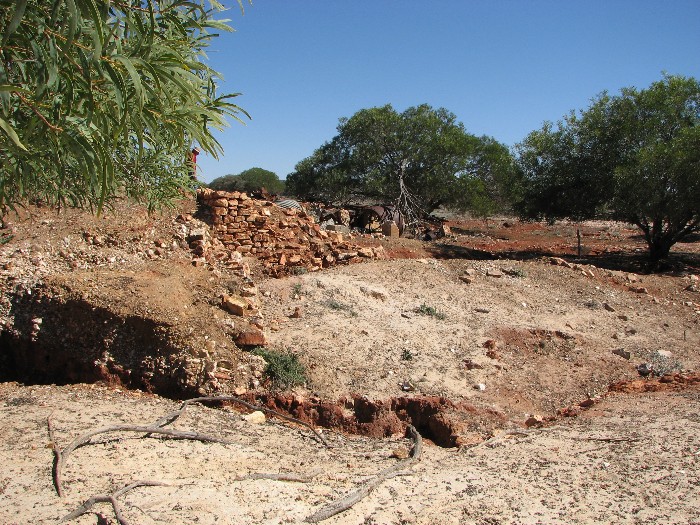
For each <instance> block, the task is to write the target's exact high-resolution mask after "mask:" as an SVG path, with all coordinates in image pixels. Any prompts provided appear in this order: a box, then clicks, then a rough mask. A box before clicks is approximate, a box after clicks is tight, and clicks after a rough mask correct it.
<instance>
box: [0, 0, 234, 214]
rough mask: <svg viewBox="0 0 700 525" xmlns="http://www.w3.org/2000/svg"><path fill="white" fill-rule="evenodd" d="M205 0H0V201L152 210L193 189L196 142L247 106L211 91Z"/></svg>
mask: <svg viewBox="0 0 700 525" xmlns="http://www.w3.org/2000/svg"><path fill="white" fill-rule="evenodd" d="M222 9H223V7H222V6H221V5H220V4H219V3H218V2H216V1H215V0H211V2H209V3H208V4H205V2H204V0H187V1H186V0H139V1H131V0H121V1H106V0H52V1H41V0H18V1H10V0H0V38H2V49H1V50H0V128H1V130H0V209H6V208H7V207H8V206H10V207H12V206H13V205H16V204H18V203H21V202H25V201H27V200H33V199H39V200H42V201H46V202H49V203H52V204H53V203H69V204H72V205H80V206H91V207H96V208H97V209H98V210H99V209H100V208H101V207H102V206H103V205H104V204H105V203H106V202H109V200H110V199H111V198H113V197H115V196H117V195H124V194H126V195H129V196H132V197H136V198H138V199H141V200H145V201H146V202H148V204H149V206H151V207H154V206H158V205H162V204H166V203H168V202H169V201H170V200H171V199H174V198H176V197H177V196H179V195H180V191H181V190H182V189H186V188H188V187H191V182H190V179H189V177H188V172H189V170H190V166H189V165H188V160H187V159H188V158H189V156H188V153H189V151H190V149H191V148H192V145H193V144H194V143H196V144H198V145H199V146H200V148H201V149H203V150H204V151H206V152H208V153H209V154H211V155H213V156H214V157H217V156H218V155H219V154H220V153H221V151H222V148H221V146H220V144H219V143H218V142H217V140H216V139H215V138H214V136H213V135H212V128H215V129H222V128H223V127H224V126H225V125H226V121H225V118H226V117H227V116H230V117H233V118H234V119H238V120H240V118H241V116H242V115H246V116H247V114H246V113H245V111H243V110H242V109H241V108H239V107H238V106H237V105H235V104H233V103H232V102H231V99H232V98H233V97H236V96H237V94H229V95H218V94H217V90H216V88H217V81H218V79H219V74H218V73H217V72H216V71H214V70H213V69H211V68H210V67H209V66H207V65H206V64H205V62H204V61H205V60H206V55H205V49H206V48H207V46H208V45H209V43H210V41H211V39H212V38H214V37H215V36H216V35H217V32H218V31H229V30H230V27H229V26H228V25H227V22H228V21H227V20H217V19H216V18H215V16H216V15H217V13H218V12H220V11H221V10H222Z"/></svg>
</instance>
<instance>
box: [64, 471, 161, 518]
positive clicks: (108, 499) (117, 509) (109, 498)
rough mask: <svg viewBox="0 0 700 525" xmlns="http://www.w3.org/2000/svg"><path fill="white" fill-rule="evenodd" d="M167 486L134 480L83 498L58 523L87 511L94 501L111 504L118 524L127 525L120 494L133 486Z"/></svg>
mask: <svg viewBox="0 0 700 525" xmlns="http://www.w3.org/2000/svg"><path fill="white" fill-rule="evenodd" d="M162 486H165V487H168V486H170V485H168V484H167V483H162V482H160V481H134V482H133V483H129V484H128V485H126V486H124V487H122V488H120V489H118V490H116V491H114V492H112V493H111V494H106V495H104V496H92V497H91V498H89V499H87V500H85V502H84V503H83V504H82V505H81V506H80V507H78V508H77V509H75V510H74V511H73V512H71V513H70V514H66V515H65V516H63V517H62V518H61V519H60V520H59V523H63V522H66V521H70V520H73V519H75V518H77V517H79V516H82V515H83V514H85V513H86V512H89V511H90V509H91V508H92V507H93V506H94V505H95V504H96V503H109V504H110V505H112V508H113V509H114V515H115V516H116V518H117V521H118V522H119V524H120V525H129V522H128V521H126V518H124V514H123V513H122V509H121V505H120V504H119V500H118V498H119V497H120V496H123V495H124V494H126V493H127V492H129V491H131V490H134V489H135V488H138V487H162Z"/></svg>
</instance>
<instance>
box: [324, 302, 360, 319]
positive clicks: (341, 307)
mask: <svg viewBox="0 0 700 525" xmlns="http://www.w3.org/2000/svg"><path fill="white" fill-rule="evenodd" d="M324 304H325V305H326V306H327V307H328V308H330V309H331V310H337V311H343V312H347V313H348V314H350V317H357V312H356V311H355V310H353V308H352V306H350V305H347V304H345V303H341V302H340V301H338V300H336V299H333V298H331V299H328V300H327V301H326V302H325V303H324Z"/></svg>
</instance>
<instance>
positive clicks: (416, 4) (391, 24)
mask: <svg viewBox="0 0 700 525" xmlns="http://www.w3.org/2000/svg"><path fill="white" fill-rule="evenodd" d="M224 4H225V5H227V7H230V9H229V11H227V12H226V13H224V14H223V17H225V18H230V19H231V26H232V27H233V28H235V30H236V31H235V32H234V33H226V34H222V35H221V36H220V37H219V38H216V39H214V41H213V44H212V46H211V47H210V49H209V51H208V56H209V63H210V65H211V66H212V67H214V68H215V69H216V70H218V71H220V72H221V73H222V74H223V75H224V82H222V84H221V86H220V90H221V92H222V93H224V92H225V93H237V92H240V93H242V95H241V96H240V97H238V98H237V99H235V100H236V102H237V103H238V104H239V105H240V106H241V107H243V108H244V109H246V110H247V111H248V112H249V113H250V114H251V116H252V120H250V121H248V122H247V125H245V126H243V125H241V124H239V123H237V122H232V123H231V127H229V128H227V129H226V130H225V131H224V132H223V133H220V134H217V137H218V138H219V140H220V142H221V144H222V145H223V147H224V149H225V154H224V156H223V157H222V158H221V159H220V160H219V161H216V160H214V159H213V158H211V157H208V156H206V155H204V154H202V155H200V158H199V163H200V170H201V175H200V178H201V179H202V180H204V181H211V180H212V179H214V178H215V177H219V176H222V175H226V174H237V173H240V172H241V171H243V170H245V169H248V168H252V167H261V168H264V169H268V170H271V171H274V172H275V173H276V174H277V175H278V176H279V177H280V178H285V177H286V176H287V175H288V174H289V173H291V172H293V171H294V166H295V164H296V163H297V162H299V161H300V160H302V159H303V158H305V157H308V156H309V155H311V154H312V153H313V151H314V150H315V149H316V148H318V147H320V146H321V145H322V144H323V143H324V142H326V141H328V140H330V139H332V138H333V136H334V135H335V134H336V126H337V125H338V119H339V118H340V117H350V116H352V115H353V114H354V113H355V112H356V111H358V110H360V109H362V108H368V107H374V106H380V105H384V104H388V103H390V104H392V105H393V106H394V108H395V109H396V110H397V111H403V110H405V109H406V108H408V107H410V106H415V105H418V104H422V103H427V104H430V105H432V106H433V107H444V108H446V109H448V110H450V111H452V112H453V113H454V114H456V115H457V119H458V120H459V121H461V122H462V123H464V125H465V127H466V129H467V131H469V132H470V133H473V134H476V135H490V136H492V137H494V138H496V139H497V140H499V141H500V142H503V143H505V144H507V145H509V146H512V145H513V144H515V143H517V142H519V141H521V140H522V139H523V138H524V137H525V136H526V135H527V134H528V133H529V132H530V131H532V130H534V129H537V128H539V127H541V125H542V123H543V122H544V121H546V120H550V121H557V120H558V119H560V118H561V117H562V116H563V115H565V114H566V113H567V112H568V111H569V110H571V109H581V108H585V107H587V105H588V103H589V102H590V100H591V98H592V97H594V96H595V95H596V94H598V93H600V92H601V91H603V90H608V91H610V92H611V93H617V92H618V91H619V89H620V88H622V87H625V86H635V87H638V88H644V87H647V86H648V85H649V84H651V83H652V82H654V81H655V80H659V79H660V78H661V77H662V72H664V71H665V72H668V73H670V74H676V75H685V76H693V77H696V78H700V58H699V57H700V0H665V1H662V0H656V1H649V0H606V1H602V0H585V1H584V0H580V1H573V0H571V1H568V0H433V1H427V0H402V1H399V0H394V1H390V0H304V1H301V0H298V1H291V0H253V4H252V5H250V4H249V3H247V0H244V6H245V14H241V11H240V9H239V8H238V5H237V3H236V1H235V0H225V1H224Z"/></svg>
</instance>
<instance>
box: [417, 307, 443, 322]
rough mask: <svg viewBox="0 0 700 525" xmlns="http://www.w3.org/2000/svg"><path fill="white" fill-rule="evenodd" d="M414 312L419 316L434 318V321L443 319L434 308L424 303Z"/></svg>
mask: <svg viewBox="0 0 700 525" xmlns="http://www.w3.org/2000/svg"><path fill="white" fill-rule="evenodd" d="M414 312H416V313H417V314H421V315H429V316H430V317H434V318H435V319H440V320H443V319H445V314H443V313H442V312H440V311H438V310H436V309H435V307H433V306H428V305H427V304H425V303H423V304H421V305H420V306H419V307H418V308H416V309H415V310H414Z"/></svg>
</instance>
